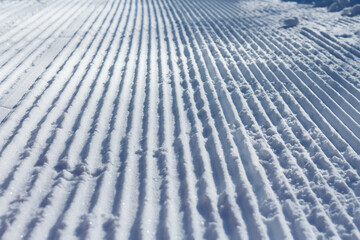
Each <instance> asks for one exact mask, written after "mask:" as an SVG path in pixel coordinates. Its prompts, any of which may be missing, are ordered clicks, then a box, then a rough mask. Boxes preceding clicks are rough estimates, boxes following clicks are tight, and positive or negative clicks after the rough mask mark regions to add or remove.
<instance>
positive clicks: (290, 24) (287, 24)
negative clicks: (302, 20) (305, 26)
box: [283, 17, 299, 28]
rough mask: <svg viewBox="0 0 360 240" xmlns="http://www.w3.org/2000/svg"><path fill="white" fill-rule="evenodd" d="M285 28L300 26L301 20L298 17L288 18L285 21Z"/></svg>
mask: <svg viewBox="0 0 360 240" xmlns="http://www.w3.org/2000/svg"><path fill="white" fill-rule="evenodd" d="M283 24H284V27H286V28H289V27H295V26H297V25H299V19H298V18H297V17H292V18H286V19H284V20H283Z"/></svg>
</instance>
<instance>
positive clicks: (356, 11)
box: [341, 4, 360, 17]
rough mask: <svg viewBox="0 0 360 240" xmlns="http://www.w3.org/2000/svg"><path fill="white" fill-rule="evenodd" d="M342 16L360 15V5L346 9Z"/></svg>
mask: <svg viewBox="0 0 360 240" xmlns="http://www.w3.org/2000/svg"><path fill="white" fill-rule="evenodd" d="M341 15H343V16H349V17H354V16H357V15H360V4H356V5H355V6H353V7H349V8H346V9H344V11H343V12H342V14H341Z"/></svg>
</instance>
